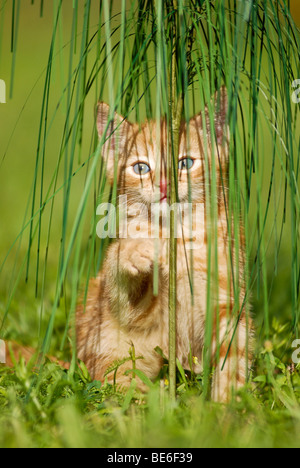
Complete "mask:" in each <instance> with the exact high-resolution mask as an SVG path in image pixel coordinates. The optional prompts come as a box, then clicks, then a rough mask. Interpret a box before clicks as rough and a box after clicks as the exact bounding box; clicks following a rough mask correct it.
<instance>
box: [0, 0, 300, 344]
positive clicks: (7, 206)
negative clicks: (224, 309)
mask: <svg viewBox="0 0 300 468" xmlns="http://www.w3.org/2000/svg"><path fill="white" fill-rule="evenodd" d="M129 3H130V2H129ZM79 5H80V9H79V21H78V47H79V44H80V39H81V36H80V31H81V30H82V24H83V7H84V1H83V0H82V1H80V2H79ZM56 7H57V2H56V1H55V0H53V1H47V2H44V10H43V16H42V17H40V4H39V3H37V2H35V3H34V4H33V5H32V4H31V1H30V0H27V1H25V0H22V1H21V14H20V17H19V28H18V36H17V48H16V55H15V57H14V55H13V54H12V53H11V10H10V8H5V9H3V6H2V9H1V10H0V32H2V41H1V43H0V44H1V50H0V79H3V80H4V81H5V82H6V85H7V103H6V104H0V200H1V201H0V204H1V205H0V206H1V212H0V213H1V229H0V261H1V264H2V261H3V260H4V258H5V257H6V254H7V252H8V249H9V248H10V246H11V245H12V243H13V242H14V240H15V239H16V237H17V235H18V234H19V232H20V230H21V227H22V223H23V220H24V216H25V213H27V217H26V219H28V218H29V212H30V211H28V209H27V208H28V207H27V202H28V199H29V195H30V193H31V189H32V182H33V173H34V168H35V158H36V149H37V140H38V130H39V123H40V113H41V103H42V96H43V91H44V81H45V72H46V66H47V61H48V55H49V50H50V44H51V38H52V31H53V21H54V15H53V12H54V9H55V8H56ZM71 8H72V6H71V1H70V3H67V2H63V15H62V20H61V22H60V24H59V40H57V41H56V42H55V54H54V55H55V57H56V60H55V62H54V69H53V76H52V85H51V92H50V103H49V115H50V116H53V120H51V121H50V122H48V125H49V128H51V131H50V132H49V137H48V141H47V149H46V161H47V162H46V167H45V187H47V186H48V184H49V183H50V181H51V178H52V175H53V169H54V167H55V165H56V161H57V158H58V154H59V149H60V141H61V137H62V131H63V125H64V122H65V118H66V108H65V103H64V99H62V100H61V96H62V95H63V91H64V90H63V84H62V83H63V80H64V78H65V77H66V75H67V73H68V60H69V52H70V50H69V49H70V47H69V43H68V41H69V37H70V35H71V27H72V15H71V14H70V9H71ZM98 8H99V2H98V1H96V0H95V1H92V9H93V10H92V14H91V20H90V31H91V34H92V33H93V32H96V31H97V26H98ZM291 11H292V13H293V15H294V18H295V20H296V21H297V22H298V24H300V2H299V0H293V1H291ZM93 20H94V23H93ZM60 44H64V47H63V48H61V47H60ZM94 52H95V51H94ZM95 53H96V52H95ZM74 60H75V61H76V55H75V59H74ZM12 67H15V71H14V81H13V84H12V83H11V76H12ZM299 78H300V77H299ZM96 101H97V96H96V95H95V94H93V93H90V94H89V96H88V98H87V100H86V106H85V112H86V114H85V120H84V125H85V126H84V129H83V135H84V140H83V145H82V151H81V157H82V159H81V160H79V161H78V166H77V167H80V165H81V163H82V161H84V160H86V159H87V158H88V156H89V154H90V143H91V139H92V136H93V131H94V106H95V103H96ZM58 103H59V106H58V107H57V104H58ZM267 145H268V143H267ZM267 148H268V146H267V147H266V152H265V154H266V155H267V154H268V149H267ZM267 164H268V162H267V160H266V165H267ZM85 174H86V173H85V171H84V170H82V171H79V172H78V174H77V175H76V176H75V177H74V180H73V182H72V183H73V192H72V194H73V195H72V199H71V211H70V218H71V219H72V216H74V213H75V211H76V208H77V206H78V202H79V199H80V194H81V191H82V188H83V185H84V181H85ZM58 186H59V183H58ZM61 202H62V193H61V194H59V195H58V196H57V197H56V202H55V211H54V223H53V226H54V229H53V231H52V234H51V241H50V249H49V252H48V255H49V265H48V270H47V293H46V295H45V297H46V298H47V301H48V303H47V302H46V303H45V304H44V305H43V306H44V309H43V311H42V314H43V319H42V321H41V320H40V318H41V304H40V301H39V300H36V299H35V297H34V294H35V266H36V265H35V261H34V252H35V250H34V249H35V247H34V248H33V261H32V262H31V267H30V271H29V278H28V284H27V285H26V284H25V273H24V272H23V273H22V277H21V281H20V283H19V285H18V287H17V290H16V294H15V296H14V299H13V301H12V304H11V306H10V310H9V316H8V320H7V321H6V323H5V329H4V335H5V337H6V336H8V337H12V338H17V339H21V340H22V341H23V342H24V343H36V342H37V338H38V337H39V336H41V335H42V334H43V331H44V327H45V324H46V322H47V320H46V319H47V315H48V314H49V313H50V309H51V303H52V302H51V301H53V295H54V290H55V285H56V278H57V254H58V248H59V243H60V235H61V219H62V218H61V217H62V206H61ZM255 203H256V200H255V199H254V200H253V204H255ZM92 208H93V207H91V209H92ZM26 210H27V211H26ZM46 236H47V229H46V228H45V229H44V230H43V232H42V238H43V240H45V239H46ZM42 246H43V248H44V245H43V244H42ZM27 247H28V232H27V231H26V232H25V235H24V238H23V239H22V243H21V245H20V250H19V251H18V243H17V244H16V246H15V248H14V249H13V250H12V252H11V254H10V255H9V257H8V259H7V261H6V263H5V266H4V269H3V271H2V275H1V278H2V280H1V284H0V314H1V313H3V312H4V311H5V307H6V301H7V298H8V297H9V294H10V292H11V290H12V289H11V288H12V287H13V283H12V282H11V275H12V273H13V272H14V273H16V272H18V270H19V269H20V260H19V259H21V260H22V258H23V257H24V254H25V252H26V250H27ZM22 254H23V255H22ZM16 255H19V257H18V259H17V260H16ZM44 255H45V251H43V252H41V259H42V260H41V261H43V258H44ZM267 258H268V262H267V265H268V277H269V279H270V280H269V285H268V287H269V295H270V309H271V311H272V312H273V313H274V315H278V316H279V317H286V318H288V317H289V316H290V264H291V251H290V236H289V230H288V228H284V231H283V242H282V248H281V252H280V255H279V257H278V271H277V275H276V276H274V270H275V263H276V261H277V259H276V255H275V252H274V243H273V240H272V242H271V244H270V248H269V250H268V257H267ZM14 269H15V270H14ZM260 301H261V296H260V292H259V291H258V294H257V295H256V294H255V291H254V294H253V303H254V311H259V308H260ZM261 320H262V318H261V317H260V316H259V313H258V314H257V323H258V324H259V323H261ZM60 325H61V327H62V328H63V325H64V316H63V313H62V315H61V316H59V315H58V326H60ZM54 345H55V343H54Z"/></svg>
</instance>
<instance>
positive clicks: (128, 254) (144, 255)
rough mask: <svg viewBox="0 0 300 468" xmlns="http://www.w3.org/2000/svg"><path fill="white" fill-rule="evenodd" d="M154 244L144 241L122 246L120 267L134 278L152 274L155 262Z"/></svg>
mask: <svg viewBox="0 0 300 468" xmlns="http://www.w3.org/2000/svg"><path fill="white" fill-rule="evenodd" d="M154 256H155V253H154V242H153V241H150V240H147V241H145V240H143V241H138V240H136V241H135V242H130V243H127V245H123V246H122V252H121V258H120V266H121V268H122V269H123V270H125V271H127V272H128V273H129V274H130V275H132V276H137V275H140V274H145V273H150V272H151V271H152V268H153V262H154Z"/></svg>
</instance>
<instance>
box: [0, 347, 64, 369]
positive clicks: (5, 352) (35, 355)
mask: <svg viewBox="0 0 300 468" xmlns="http://www.w3.org/2000/svg"><path fill="white" fill-rule="evenodd" d="M40 357H41V354H40V353H39V352H38V351H37V350H36V349H34V348H31V347H30V346H22V345H20V344H19V343H16V342H15V341H5V342H3V341H2V350H0V358H1V359H0V363H2V365H3V366H6V367H14V365H15V363H16V362H19V360H20V359H21V358H23V359H24V361H25V363H26V364H28V363H29V361H30V360H34V359H35V360H36V363H38V361H39V358H40ZM46 357H47V358H48V359H49V360H50V361H52V362H55V363H56V364H59V365H60V366H61V367H63V368H65V369H69V367H70V363H68V362H65V361H60V360H59V359H57V358H55V357H53V356H48V355H47V356H46Z"/></svg>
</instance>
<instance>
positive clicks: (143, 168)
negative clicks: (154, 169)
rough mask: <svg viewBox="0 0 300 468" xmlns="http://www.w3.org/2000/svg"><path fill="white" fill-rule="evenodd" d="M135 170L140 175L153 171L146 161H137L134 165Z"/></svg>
mask: <svg viewBox="0 0 300 468" xmlns="http://www.w3.org/2000/svg"><path fill="white" fill-rule="evenodd" d="M133 170H134V172H135V173H136V174H138V175H145V174H148V172H150V171H151V169H150V166H148V164H146V163H137V164H135V165H134V166H133Z"/></svg>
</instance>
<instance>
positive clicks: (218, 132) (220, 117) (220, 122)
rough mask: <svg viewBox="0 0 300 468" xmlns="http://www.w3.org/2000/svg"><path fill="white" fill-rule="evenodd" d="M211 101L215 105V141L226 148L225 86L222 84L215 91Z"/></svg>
mask: <svg viewBox="0 0 300 468" xmlns="http://www.w3.org/2000/svg"><path fill="white" fill-rule="evenodd" d="M213 103H214V106H215V119H214V120H215V128H214V131H215V141H216V143H217V144H218V145H220V146H222V147H225V148H226V147H227V146H228V140H229V136H230V135H229V126H228V96H227V89H226V88H225V86H222V87H221V88H220V90H219V91H217V92H216V94H215V97H214V99H213ZM208 121H209V117H208Z"/></svg>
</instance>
